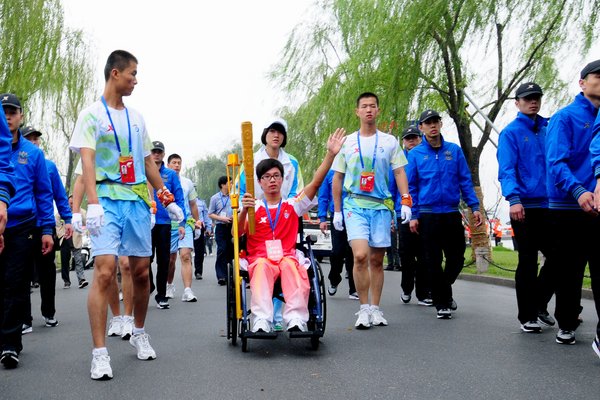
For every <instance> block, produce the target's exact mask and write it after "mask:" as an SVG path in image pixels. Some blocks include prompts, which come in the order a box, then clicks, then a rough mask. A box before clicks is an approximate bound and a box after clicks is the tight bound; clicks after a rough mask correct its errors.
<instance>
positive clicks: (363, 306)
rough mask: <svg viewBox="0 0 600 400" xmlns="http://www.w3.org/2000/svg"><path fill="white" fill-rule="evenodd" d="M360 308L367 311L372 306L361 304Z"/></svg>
mask: <svg viewBox="0 0 600 400" xmlns="http://www.w3.org/2000/svg"><path fill="white" fill-rule="evenodd" d="M360 309H361V310H367V311H368V310H370V309H371V306H370V305H369V304H361V305H360Z"/></svg>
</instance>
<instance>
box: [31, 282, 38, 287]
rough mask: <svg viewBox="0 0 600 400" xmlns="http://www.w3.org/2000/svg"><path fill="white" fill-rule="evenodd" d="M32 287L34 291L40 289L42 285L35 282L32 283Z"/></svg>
mask: <svg viewBox="0 0 600 400" xmlns="http://www.w3.org/2000/svg"><path fill="white" fill-rule="evenodd" d="M31 287H32V288H34V289H37V288H39V287H40V284H39V283H37V282H33V283H31Z"/></svg>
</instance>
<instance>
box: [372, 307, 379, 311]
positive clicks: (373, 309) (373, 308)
mask: <svg viewBox="0 0 600 400" xmlns="http://www.w3.org/2000/svg"><path fill="white" fill-rule="evenodd" d="M371 310H372V311H375V310H379V306H371Z"/></svg>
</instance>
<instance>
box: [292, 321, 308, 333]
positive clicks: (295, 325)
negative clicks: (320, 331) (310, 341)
mask: <svg viewBox="0 0 600 400" xmlns="http://www.w3.org/2000/svg"><path fill="white" fill-rule="evenodd" d="M287 331H288V332H298V331H300V332H308V327H307V326H306V322H304V321H302V320H301V319H300V318H296V319H293V320H291V321H290V323H289V324H288V326H287Z"/></svg>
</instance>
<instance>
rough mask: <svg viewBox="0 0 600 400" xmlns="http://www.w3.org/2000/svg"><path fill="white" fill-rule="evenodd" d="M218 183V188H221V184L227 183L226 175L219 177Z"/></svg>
mask: <svg viewBox="0 0 600 400" xmlns="http://www.w3.org/2000/svg"><path fill="white" fill-rule="evenodd" d="M218 185H219V189H221V186H223V185H227V177H226V176H222V177H220V178H219V181H218Z"/></svg>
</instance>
